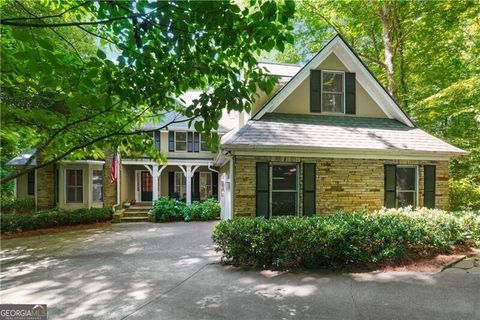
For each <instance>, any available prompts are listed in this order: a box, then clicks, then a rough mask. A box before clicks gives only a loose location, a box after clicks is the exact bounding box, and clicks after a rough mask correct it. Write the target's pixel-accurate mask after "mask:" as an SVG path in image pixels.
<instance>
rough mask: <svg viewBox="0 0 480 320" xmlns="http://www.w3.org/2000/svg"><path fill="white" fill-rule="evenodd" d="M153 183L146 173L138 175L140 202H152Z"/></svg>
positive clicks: (148, 173)
mask: <svg viewBox="0 0 480 320" xmlns="http://www.w3.org/2000/svg"><path fill="white" fill-rule="evenodd" d="M152 191H153V181H152V175H151V174H150V172H148V171H142V172H141V173H140V192H141V195H140V201H152V195H153V193H152Z"/></svg>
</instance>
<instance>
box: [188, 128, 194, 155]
mask: <svg viewBox="0 0 480 320" xmlns="http://www.w3.org/2000/svg"><path fill="white" fill-rule="evenodd" d="M187 151H188V152H193V132H187Z"/></svg>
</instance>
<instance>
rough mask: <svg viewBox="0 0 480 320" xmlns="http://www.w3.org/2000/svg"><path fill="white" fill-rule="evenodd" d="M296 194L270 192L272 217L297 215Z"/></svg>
mask: <svg viewBox="0 0 480 320" xmlns="http://www.w3.org/2000/svg"><path fill="white" fill-rule="evenodd" d="M296 198H297V193H296V192H272V216H285V215H295V214H297V204H296Z"/></svg>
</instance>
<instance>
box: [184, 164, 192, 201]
mask: <svg viewBox="0 0 480 320" xmlns="http://www.w3.org/2000/svg"><path fill="white" fill-rule="evenodd" d="M186 169H187V170H186V171H185V178H186V180H187V204H191V203H192V166H190V165H187V166H186Z"/></svg>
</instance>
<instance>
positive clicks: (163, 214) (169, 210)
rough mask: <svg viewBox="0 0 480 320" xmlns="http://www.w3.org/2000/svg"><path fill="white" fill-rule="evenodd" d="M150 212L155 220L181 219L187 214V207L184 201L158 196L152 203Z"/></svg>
mask: <svg viewBox="0 0 480 320" xmlns="http://www.w3.org/2000/svg"><path fill="white" fill-rule="evenodd" d="M152 213H153V215H154V217H155V220H156V221H157V222H167V221H181V220H184V219H185V216H187V214H188V207H187V204H186V203H185V202H182V201H178V200H175V199H171V198H169V197H160V198H159V199H158V200H156V201H155V202H154V203H153V206H152Z"/></svg>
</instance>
